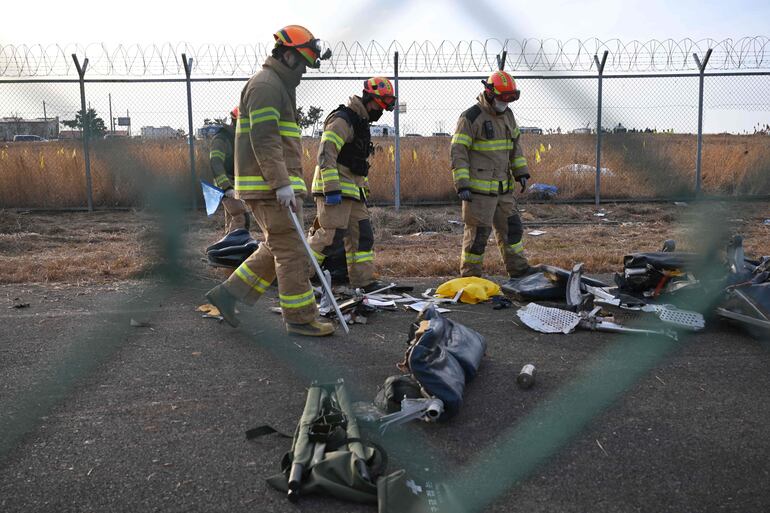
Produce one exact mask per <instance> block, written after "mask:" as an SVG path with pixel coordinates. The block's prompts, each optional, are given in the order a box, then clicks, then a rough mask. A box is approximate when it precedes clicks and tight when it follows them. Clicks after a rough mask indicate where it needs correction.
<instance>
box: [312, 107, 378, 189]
mask: <svg viewBox="0 0 770 513" xmlns="http://www.w3.org/2000/svg"><path fill="white" fill-rule="evenodd" d="M348 107H350V108H351V109H353V111H354V112H355V113H356V114H358V115H359V116H361V118H363V119H368V118H369V113H368V112H367V111H366V107H364V104H363V102H362V101H361V98H359V97H358V96H351V97H350V100H349V101H348ZM354 135H355V131H354V130H353V127H352V126H351V125H350V124H349V123H348V122H347V121H346V120H345V119H343V118H342V117H340V116H337V115H332V116H329V117H328V118H327V119H326V122H325V123H324V129H323V134H322V135H321V143H320V144H319V145H318V165H317V166H316V168H315V173H314V174H313V187H312V191H313V195H315V196H323V195H324V194H330V193H335V192H339V193H342V195H343V196H344V197H346V198H351V199H354V200H358V201H360V200H361V199H366V195H367V193H368V187H369V181H368V179H367V177H365V176H359V175H356V174H354V173H353V172H352V171H351V170H350V168H348V167H347V166H344V165H342V164H340V163H339V162H337V156H338V155H339V152H340V151H341V150H342V147H343V146H344V145H345V144H347V143H350V142H352V141H353V137H354ZM362 195H363V198H362V197H361V196H362Z"/></svg>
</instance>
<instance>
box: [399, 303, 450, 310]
mask: <svg viewBox="0 0 770 513" xmlns="http://www.w3.org/2000/svg"><path fill="white" fill-rule="evenodd" d="M430 304H432V303H431V302H429V301H419V302H417V303H412V304H411V305H409V306H408V307H407V308H411V309H412V310H414V311H415V312H422V311H423V310H424V309H425V307H426V306H428V305H430ZM436 311H437V312H438V313H447V312H451V310H448V309H446V308H439V307H436Z"/></svg>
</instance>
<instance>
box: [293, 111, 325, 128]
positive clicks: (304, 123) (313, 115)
mask: <svg viewBox="0 0 770 513" xmlns="http://www.w3.org/2000/svg"><path fill="white" fill-rule="evenodd" d="M323 113H324V110H323V109H322V108H321V107H315V106H313V105H311V106H310V107H309V108H308V110H307V113H305V111H304V110H303V108H302V107H298V108H297V124H298V125H299V127H300V128H301V129H302V130H305V129H307V128H310V129H311V130H310V135H313V134H315V132H316V130H317V129H318V124H319V123H320V121H321V116H322V115H323Z"/></svg>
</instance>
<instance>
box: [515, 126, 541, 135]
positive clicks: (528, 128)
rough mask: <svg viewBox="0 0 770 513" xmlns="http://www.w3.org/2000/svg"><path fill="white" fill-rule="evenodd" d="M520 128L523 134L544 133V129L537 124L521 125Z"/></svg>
mask: <svg viewBox="0 0 770 513" xmlns="http://www.w3.org/2000/svg"><path fill="white" fill-rule="evenodd" d="M519 130H521V133H522V134H538V135H543V129H542V128H540V127H536V126H520V127H519Z"/></svg>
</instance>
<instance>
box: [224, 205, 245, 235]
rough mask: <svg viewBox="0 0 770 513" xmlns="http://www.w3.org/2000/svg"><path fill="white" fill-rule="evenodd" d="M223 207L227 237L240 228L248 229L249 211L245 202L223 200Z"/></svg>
mask: <svg viewBox="0 0 770 513" xmlns="http://www.w3.org/2000/svg"><path fill="white" fill-rule="evenodd" d="M222 206H223V207H224V209H225V235H227V234H228V233H230V232H231V231H233V230H237V229H239V228H246V229H247V230H248V228H249V225H250V224H251V223H250V222H249V211H248V210H247V209H246V205H245V204H244V203H243V200H240V199H236V198H228V197H227V196H225V197H224V198H222Z"/></svg>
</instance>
